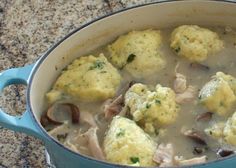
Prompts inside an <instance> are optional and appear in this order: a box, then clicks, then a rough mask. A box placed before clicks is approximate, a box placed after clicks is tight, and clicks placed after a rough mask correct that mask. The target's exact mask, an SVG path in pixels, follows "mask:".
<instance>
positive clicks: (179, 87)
mask: <svg viewBox="0 0 236 168" xmlns="http://www.w3.org/2000/svg"><path fill="white" fill-rule="evenodd" d="M178 68H179V63H178V64H177V65H176V67H175V81H174V90H175V92H176V93H183V92H184V91H185V90H186V88H187V80H186V77H185V76H184V75H183V74H181V73H178V72H177V70H178Z"/></svg>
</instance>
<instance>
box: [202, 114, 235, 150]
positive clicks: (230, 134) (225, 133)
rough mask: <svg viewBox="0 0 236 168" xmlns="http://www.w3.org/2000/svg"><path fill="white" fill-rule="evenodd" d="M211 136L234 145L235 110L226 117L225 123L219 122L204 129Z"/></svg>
mask: <svg viewBox="0 0 236 168" xmlns="http://www.w3.org/2000/svg"><path fill="white" fill-rule="evenodd" d="M205 132H206V133H207V134H208V135H209V136H211V137H212V138H215V139H218V140H223V141H225V142H226V143H228V144H230V145H234V146H236V112H234V114H233V115H232V116H231V117H229V118H228V120H227V121H226V123H224V122H219V123H216V124H214V125H212V126H211V127H209V128H206V129H205Z"/></svg>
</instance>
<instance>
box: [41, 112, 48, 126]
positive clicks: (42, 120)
mask: <svg viewBox="0 0 236 168" xmlns="http://www.w3.org/2000/svg"><path fill="white" fill-rule="evenodd" d="M40 123H41V125H42V126H43V127H46V126H47V125H49V124H50V121H49V120H48V118H47V116H46V115H45V114H44V115H42V116H41V118H40Z"/></svg>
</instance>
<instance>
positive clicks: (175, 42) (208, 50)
mask: <svg viewBox="0 0 236 168" xmlns="http://www.w3.org/2000/svg"><path fill="white" fill-rule="evenodd" d="M170 47H171V48H172V49H173V50H174V51H175V53H176V54H178V55H180V56H183V57H185V58H187V59H189V60H190V61H193V62H201V61H204V60H206V59H207V57H208V55H210V54H213V53H216V52H219V51H220V50H221V49H222V48H223V41H222V40H220V38H219V36H218V35H217V33H215V32H213V31H211V30H209V29H206V28H202V27H199V26H196V25H182V26H179V27H177V28H176V29H174V31H173V32H172V34H171V44H170Z"/></svg>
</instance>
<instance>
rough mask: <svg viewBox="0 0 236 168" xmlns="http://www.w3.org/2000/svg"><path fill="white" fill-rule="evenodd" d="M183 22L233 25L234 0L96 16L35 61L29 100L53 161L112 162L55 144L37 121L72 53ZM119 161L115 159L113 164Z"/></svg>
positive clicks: (229, 162) (222, 164)
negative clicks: (134, 32)
mask: <svg viewBox="0 0 236 168" xmlns="http://www.w3.org/2000/svg"><path fill="white" fill-rule="evenodd" d="M183 24H197V25H201V26H231V27H236V3H233V2H226V1H206V0H205V1H203V0H188V1H168V2H157V3H153V4H148V5H143V6H139V7H133V8H131V9H128V10H124V11H121V12H118V13H115V14H112V15H110V16H106V17H104V18H101V19H98V20H96V21H94V22H92V23H89V24H87V25H85V26H83V27H81V28H79V29H78V30H76V31H74V32H72V33H71V34H69V35H68V36H66V37H65V38H64V39H63V40H61V41H60V42H59V43H58V44H56V45H55V46H54V47H52V48H51V49H50V50H49V51H48V52H47V53H46V54H45V55H44V56H42V57H41V59H40V60H39V61H38V62H37V63H36V65H35V67H34V69H33V72H32V74H31V77H30V85H29V87H28V103H29V104H28V106H29V108H30V110H31V112H32V113H33V115H34V116H35V122H37V124H38V125H39V127H40V129H42V131H43V134H44V136H45V137H46V138H45V144H46V146H47V149H48V151H49V153H50V155H51V157H52V160H53V161H54V163H55V164H56V166H57V167H83V168H84V167H89V168H90V167H95V166H96V167H98V168H100V167H101V168H102V167H103V168H106V167H114V166H115V165H113V164H106V163H105V162H101V161H96V160H94V159H88V158H87V157H83V156H81V155H79V154H76V153H74V152H72V151H70V150H69V149H66V148H64V147H63V146H62V145H59V143H57V142H56V141H55V140H54V139H53V138H51V137H50V136H49V135H47V133H46V131H44V130H43V128H42V127H41V126H40V122H39V121H40V116H41V114H42V113H43V112H44V110H45V109H46V108H47V107H46V102H45V93H46V92H48V91H49V90H50V88H51V87H52V84H53V83H54V82H55V80H56V79H57V77H58V75H59V74H60V72H61V71H62V69H63V68H65V67H66V66H67V65H68V64H69V63H71V62H72V60H74V59H75V58H78V57H80V56H84V55H87V54H88V53H89V52H91V51H92V50H94V49H96V48H98V47H100V46H103V45H106V44H108V43H110V42H112V41H113V40H114V39H116V38H117V36H119V35H121V34H124V33H127V32H129V31H131V30H143V29H147V28H152V29H165V28H167V27H175V26H178V25H183ZM235 160H236V159H235V158H234V157H230V158H228V159H224V160H220V161H219V160H218V161H214V162H210V163H208V164H202V165H198V166H197V167H212V168H213V167H215V168H216V167H218V168H220V167H230V165H231V167H232V164H236V161H235ZM116 166H117V165H116Z"/></svg>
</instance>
